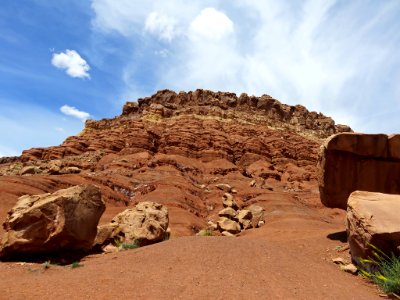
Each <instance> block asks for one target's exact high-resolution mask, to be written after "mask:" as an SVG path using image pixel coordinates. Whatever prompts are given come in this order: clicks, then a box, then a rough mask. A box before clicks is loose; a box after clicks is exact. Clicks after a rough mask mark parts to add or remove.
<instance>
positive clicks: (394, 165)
mask: <svg viewBox="0 0 400 300" xmlns="http://www.w3.org/2000/svg"><path fill="white" fill-rule="evenodd" d="M399 149H400V135H392V136H387V135H385V134H359V133H340V134H337V135H334V136H332V137H330V138H329V139H327V140H326V141H325V143H324V145H323V146H322V147H321V152H320V157H319V162H318V165H319V174H318V181H319V190H320V195H321V202H322V203H323V204H324V205H325V206H328V207H336V208H342V209H346V208H347V199H348V198H349V195H350V194H351V192H353V191H355V190H362V191H370V192H381V193H388V194H400V185H399V184H398V178H400V160H399V159H400V150H399Z"/></svg>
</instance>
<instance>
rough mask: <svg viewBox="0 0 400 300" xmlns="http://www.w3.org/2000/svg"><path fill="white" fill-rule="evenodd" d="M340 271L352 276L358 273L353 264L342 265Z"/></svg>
mask: <svg viewBox="0 0 400 300" xmlns="http://www.w3.org/2000/svg"><path fill="white" fill-rule="evenodd" d="M340 269H341V270H342V271H345V272H347V273H350V274H353V275H356V274H357V272H358V269H357V267H356V266H355V265H353V264H347V265H342V266H340Z"/></svg>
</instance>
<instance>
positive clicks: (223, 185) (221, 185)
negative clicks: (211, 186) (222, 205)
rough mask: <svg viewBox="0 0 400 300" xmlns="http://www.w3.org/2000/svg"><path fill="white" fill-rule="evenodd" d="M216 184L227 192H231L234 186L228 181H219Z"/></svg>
mask: <svg viewBox="0 0 400 300" xmlns="http://www.w3.org/2000/svg"><path fill="white" fill-rule="evenodd" d="M215 186H216V187H217V188H219V189H220V190H222V191H224V192H226V193H229V192H230V191H231V190H232V187H231V186H230V185H229V184H226V183H219V184H216V185H215Z"/></svg>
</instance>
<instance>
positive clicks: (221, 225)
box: [217, 217, 240, 234]
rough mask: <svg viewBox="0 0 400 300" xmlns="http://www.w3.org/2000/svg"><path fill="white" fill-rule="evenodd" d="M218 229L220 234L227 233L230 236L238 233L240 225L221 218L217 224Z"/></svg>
mask: <svg viewBox="0 0 400 300" xmlns="http://www.w3.org/2000/svg"><path fill="white" fill-rule="evenodd" d="M217 225H218V229H219V230H220V231H221V232H224V231H227V232H229V233H232V234H236V233H239V232H240V225H239V223H237V222H235V221H233V220H230V219H228V218H225V217H222V218H220V219H219V220H218V222H217Z"/></svg>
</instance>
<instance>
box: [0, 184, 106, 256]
mask: <svg viewBox="0 0 400 300" xmlns="http://www.w3.org/2000/svg"><path fill="white" fill-rule="evenodd" d="M104 210H105V203H104V201H103V200H102V198H101V193H100V190H99V189H98V188H97V187H95V186H93V185H82V186H75V187H71V188H68V189H64V190H59V191H57V192H55V193H53V194H43V195H34V196H29V195H26V196H22V197H20V198H19V200H18V202H17V204H16V205H15V206H14V208H13V209H11V210H10V211H9V213H8V217H7V220H6V221H5V223H4V225H3V227H4V229H5V231H6V233H5V235H4V236H3V239H2V243H1V248H0V257H2V258H9V257H14V256H21V255H31V254H42V253H46V254H49V253H53V252H62V251H87V250H90V249H91V247H92V244H93V241H94V239H95V237H96V233H97V224H98V222H99V219H100V217H101V215H102V214H103V212H104Z"/></svg>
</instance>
